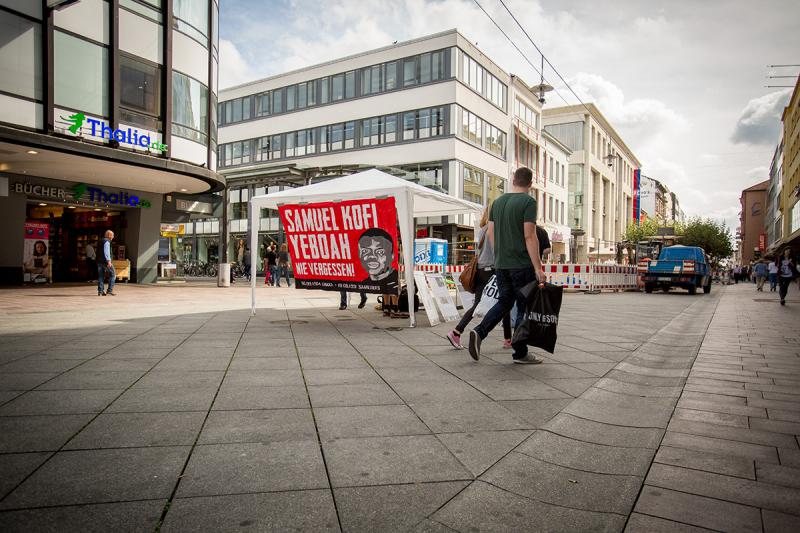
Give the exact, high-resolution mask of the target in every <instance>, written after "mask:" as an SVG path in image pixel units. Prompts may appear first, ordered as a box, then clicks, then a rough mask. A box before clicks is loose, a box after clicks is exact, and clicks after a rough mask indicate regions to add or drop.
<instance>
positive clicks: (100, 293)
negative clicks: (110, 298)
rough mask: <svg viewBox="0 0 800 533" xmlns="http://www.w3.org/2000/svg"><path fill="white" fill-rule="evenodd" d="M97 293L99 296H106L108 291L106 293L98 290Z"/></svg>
mask: <svg viewBox="0 0 800 533" xmlns="http://www.w3.org/2000/svg"><path fill="white" fill-rule="evenodd" d="M97 295H98V296H105V295H106V293H104V292H98V293H97Z"/></svg>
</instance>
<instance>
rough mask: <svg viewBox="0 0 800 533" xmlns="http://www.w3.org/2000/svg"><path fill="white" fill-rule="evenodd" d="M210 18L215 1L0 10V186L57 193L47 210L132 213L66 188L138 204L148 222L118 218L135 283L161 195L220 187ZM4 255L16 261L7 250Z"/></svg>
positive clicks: (6, 0)
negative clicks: (38, 186)
mask: <svg viewBox="0 0 800 533" xmlns="http://www.w3.org/2000/svg"><path fill="white" fill-rule="evenodd" d="M218 12H219V5H218V0H171V1H170V0H114V1H110V0H81V1H80V2H75V3H67V4H65V5H62V6H59V8H56V9H52V8H49V7H48V2H44V1H38V0H36V1H35V0H30V1H22V0H0V34H2V36H3V39H2V40H0V154H2V155H0V169H2V170H0V179H3V180H4V181H8V182H9V183H10V184H11V185H13V184H15V183H17V182H18V183H23V184H25V183H28V182H30V183H31V184H33V183H39V182H40V181H41V182H42V183H45V182H46V183H48V184H51V186H53V187H57V188H59V189H62V190H64V191H66V193H67V194H65V195H61V196H60V197H59V198H57V200H58V202H53V203H54V204H58V205H59V206H61V207H63V208H64V209H66V208H70V209H78V210H81V209H88V208H89V207H91V208H92V209H102V210H112V208H113V209H117V208H120V207H121V208H122V209H123V210H130V209H131V208H133V207H135V206H132V205H119V204H117V203H115V202H113V201H109V202H106V201H104V200H102V201H100V202H97V201H95V200H87V196H86V195H82V194H80V195H79V194H77V193H73V192H72V189H73V188H74V187H76V185H82V186H85V187H84V190H86V189H87V188H90V187H91V188H96V189H98V190H104V191H106V190H113V191H120V189H121V191H120V193H119V195H122V193H123V192H124V193H125V194H126V195H127V196H128V197H130V196H132V195H134V193H135V195H136V197H137V198H144V197H145V195H146V196H147V198H148V199H147V203H148V206H149V207H148V208H147V210H145V209H139V211H131V212H130V213H129V215H130V216H128V217H127V224H128V225H131V224H139V225H141V228H140V231H138V232H137V231H131V232H129V233H130V235H129V239H130V240H131V242H128V243H125V244H126V245H127V246H126V250H127V251H128V252H129V253H131V254H136V255H135V256H134V255H131V257H130V258H129V259H130V261H131V263H132V265H131V267H132V269H133V273H132V278H134V279H135V280H136V281H152V280H153V279H154V277H155V275H156V271H157V270H158V267H157V265H156V264H155V261H154V260H151V259H150V258H149V257H148V256H147V254H145V252H144V251H145V249H146V248H147V246H146V244H147V243H146V241H149V240H157V239H158V238H159V232H158V229H157V225H154V224H153V223H152V220H151V219H156V220H158V222H160V220H159V219H160V218H161V213H162V208H164V209H165V211H171V210H173V208H174V205H173V206H170V205H168V204H170V203H171V202H172V200H171V199H170V198H171V197H169V196H165V195H170V194H172V193H175V194H178V195H192V194H210V193H213V192H214V191H220V190H222V189H224V187H225V181H224V178H223V177H222V176H221V175H220V174H218V173H217V172H216V167H217V146H216V129H217V127H216V116H217V72H218V70H219V69H218V58H219V52H218V50H219V45H218V42H219V35H218V31H217V28H218ZM42 180H44V181H42ZM12 188H13V187H12ZM113 194H115V196H112V197H111V199H112V200H113V199H114V198H117V196H118V195H117V193H116V192H115V193H113ZM107 196H108V195H106V196H104V197H100V196H98V198H104V199H105V198H106V197H107ZM33 201H34V198H33V197H32V196H30V195H28V196H27V197H25V198H23V197H21V196H13V195H9V196H8V197H7V198H0V203H3V202H10V203H12V204H13V203H16V202H22V203H24V204H30V203H31V202H33ZM87 202H88V203H87ZM39 203H46V202H39ZM67 204H70V205H67ZM0 207H1V206H0ZM59 209H60V207H59ZM12 210H13V209H12ZM0 211H2V209H0ZM64 212H65V213H67V215H69V214H70V213H71V212H72V211H64ZM123 212H124V211H123ZM28 216H30V213H28ZM19 218H21V219H22V220H20V221H14V224H23V223H24V218H25V216H22V217H19ZM70 218H71V217H70V216H66V215H65V216H64V217H63V221H62V225H63V226H64V228H65V232H66V233H68V232H67V230H68V229H69V222H68V221H69V219H70ZM72 218H75V217H72ZM20 235H22V229H20ZM133 240H136V241H137V242H135V243H134V242H132V241H133ZM5 248H7V249H8V250H10V251H8V253H9V256H15V255H16V254H17V250H16V248H17V243H16V242H15V243H11V244H10V246H8V247H5ZM140 251H141V253H139V252H140ZM3 253H6V250H4V252H3ZM151 255H152V254H151ZM63 259H64V261H67V260H69V259H68V258H63ZM8 262H9V263H10V264H13V263H14V262H16V260H15V259H12V260H9V261H8ZM0 264H3V263H2V257H0ZM10 268H13V267H10ZM12 277H13V278H14V279H17V278H18V275H17V274H16V273H14V275H13V276H12Z"/></svg>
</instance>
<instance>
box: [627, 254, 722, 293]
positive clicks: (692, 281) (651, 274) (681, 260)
mask: <svg viewBox="0 0 800 533" xmlns="http://www.w3.org/2000/svg"><path fill="white" fill-rule="evenodd" d="M642 282H643V283H644V292H646V293H648V294H650V293H651V292H653V289H656V288H661V289H662V290H663V291H664V292H669V290H670V289H671V288H672V287H679V288H681V289H686V290H688V291H689V294H695V293H696V292H697V289H698V288H699V287H702V288H703V292H704V293H706V294H708V293H709V292H711V266H710V265H709V264H708V260H707V259H706V253H705V251H704V250H703V249H702V248H698V247H697V246H669V247H667V248H664V249H663V250H661V253H660V254H659V256H658V259H657V260H654V261H650V263H649V264H648V265H647V272H646V273H645V274H644V275H643V276H642Z"/></svg>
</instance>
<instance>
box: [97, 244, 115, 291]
mask: <svg viewBox="0 0 800 533" xmlns="http://www.w3.org/2000/svg"><path fill="white" fill-rule="evenodd" d="M113 240H114V232H113V231H111V230H108V231H106V233H105V239H103V253H102V254H101V255H100V259H99V260H98V261H97V295H98V296H105V295H106V294H110V295H111V296H116V293H115V292H114V282H115V281H117V271H116V270H114V263H112V262H111V259H112V258H113V257H114V256H113V255H111V241H113ZM106 272H108V292H105V287H103V279H104V278H105V275H106Z"/></svg>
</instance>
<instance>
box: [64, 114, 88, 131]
mask: <svg viewBox="0 0 800 533" xmlns="http://www.w3.org/2000/svg"><path fill="white" fill-rule="evenodd" d="M61 120H64V121H66V122H67V123H69V124H72V125H71V126H70V127H69V128H67V129H68V130H69V131H70V132H72V134H73V135H77V134H78V130H80V129H81V127H82V126H83V121H84V120H86V115H84V114H83V113H75V114H74V115H72V116H70V117H67V118H65V117H61Z"/></svg>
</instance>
